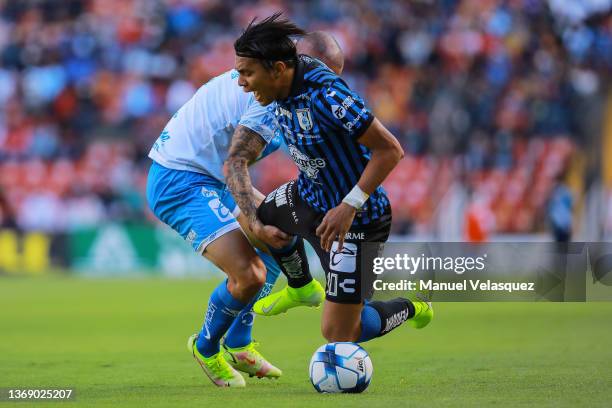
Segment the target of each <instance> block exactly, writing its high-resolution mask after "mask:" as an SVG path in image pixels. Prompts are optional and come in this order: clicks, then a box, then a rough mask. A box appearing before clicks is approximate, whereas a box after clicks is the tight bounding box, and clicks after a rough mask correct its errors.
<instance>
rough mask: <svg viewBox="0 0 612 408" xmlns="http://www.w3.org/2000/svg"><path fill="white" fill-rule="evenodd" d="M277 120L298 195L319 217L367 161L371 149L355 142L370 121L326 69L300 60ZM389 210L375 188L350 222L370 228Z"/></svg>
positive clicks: (277, 108) (278, 104) (352, 183)
mask: <svg viewBox="0 0 612 408" xmlns="http://www.w3.org/2000/svg"><path fill="white" fill-rule="evenodd" d="M275 115H276V118H277V120H278V123H279V125H280V128H281V130H282V133H283V137H284V139H285V142H286V144H287V146H288V148H289V153H290V154H291V157H292V158H293V160H294V161H295V163H296V164H297V166H298V168H299V169H300V175H299V179H298V191H299V194H300V196H301V197H302V199H303V200H304V201H306V203H307V204H308V205H309V206H310V207H312V208H313V209H314V210H316V211H319V212H321V213H324V212H327V211H328V210H330V209H332V208H334V207H336V206H337V205H338V204H340V203H341V202H342V199H343V198H344V197H345V196H346V195H347V194H348V193H349V191H351V189H352V188H353V187H354V186H355V185H356V184H357V182H358V181H359V178H360V177H361V173H363V170H364V169H365V167H366V165H367V164H368V162H369V160H370V150H369V149H368V148H366V147H365V146H363V145H360V144H359V143H358V142H357V139H359V137H360V136H361V135H362V134H363V133H364V132H365V131H366V129H367V128H368V127H369V126H370V124H371V123H372V121H373V120H374V116H373V115H372V112H371V111H370V109H368V107H367V106H365V104H364V102H363V99H362V98H361V97H360V96H359V95H357V94H356V93H354V92H352V91H351V90H350V89H349V87H348V86H347V85H346V83H345V82H344V81H343V80H342V79H341V78H340V77H339V76H337V75H336V74H334V73H333V72H332V71H330V70H329V68H327V67H326V66H325V65H324V64H322V63H321V62H320V61H318V60H315V59H312V58H310V57H307V56H305V55H300V57H299V60H298V64H297V66H296V69H295V75H294V78H293V83H292V85H291V91H290V94H289V97H288V98H287V99H284V100H280V101H276V106H275ZM388 206H389V200H388V198H387V196H386V194H385V191H384V190H383V188H382V187H378V188H377V189H376V191H374V193H372V195H371V196H370V198H369V199H368V201H367V202H366V203H365V205H364V206H363V207H362V209H361V210H360V211H358V213H357V216H356V218H355V222H354V223H355V224H368V223H370V222H371V221H373V220H376V219H378V218H379V217H381V216H382V215H383V213H384V210H385V208H386V207H388Z"/></svg>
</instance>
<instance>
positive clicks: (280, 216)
mask: <svg viewBox="0 0 612 408" xmlns="http://www.w3.org/2000/svg"><path fill="white" fill-rule="evenodd" d="M324 215H325V214H322V213H319V212H316V211H315V210H313V209H312V208H311V207H309V206H308V204H306V202H304V200H302V198H301V197H300V195H299V194H298V191H297V181H296V180H293V181H290V182H288V183H286V184H283V185H282V186H280V187H279V188H277V189H276V190H274V191H273V192H271V193H270V194H268V196H267V197H266V199H265V200H264V202H262V203H261V205H260V206H259V208H258V210H257V216H258V217H259V219H260V220H261V221H262V222H263V223H264V224H266V225H274V226H275V227H277V228H279V229H281V230H282V231H284V232H286V233H287V234H290V235H297V236H299V237H302V238H304V239H305V240H306V241H308V242H309V243H310V245H312V247H313V248H314V250H315V252H316V253H317V255H318V257H319V259H320V261H321V266H323V270H324V271H325V281H326V285H325V294H326V299H327V300H329V301H331V302H336V303H352V304H359V303H361V302H363V300H364V299H369V298H370V297H371V296H372V293H373V288H372V284H371V282H372V281H373V277H374V274H373V272H372V264H373V262H374V258H375V257H377V256H379V253H380V251H381V250H382V244H383V243H384V242H386V241H387V239H388V238H389V232H390V230H391V208H387V209H386V210H385V213H384V215H383V216H382V217H380V218H378V219H377V220H375V221H372V222H371V223H370V224H368V225H365V226H353V227H351V229H350V230H349V232H348V233H347V234H346V237H345V240H344V247H343V248H342V251H341V252H335V251H334V249H335V248H337V245H338V243H337V242H334V244H333V245H332V250H331V251H330V252H325V251H324V250H323V249H322V248H321V244H320V240H319V237H317V236H316V234H315V230H316V229H317V227H318V226H319V224H320V223H321V221H322V220H323V217H324ZM364 242H371V243H380V245H367V248H366V247H362V245H361V244H362V243H364ZM364 269H365V270H364Z"/></svg>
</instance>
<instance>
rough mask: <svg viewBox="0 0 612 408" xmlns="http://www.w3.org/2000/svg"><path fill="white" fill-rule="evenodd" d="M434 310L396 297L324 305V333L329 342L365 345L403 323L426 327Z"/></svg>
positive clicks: (419, 303)
mask: <svg viewBox="0 0 612 408" xmlns="http://www.w3.org/2000/svg"><path fill="white" fill-rule="evenodd" d="M432 318H433V309H432V307H431V304H430V303H428V302H424V301H420V300H419V301H410V300H408V299H404V298H395V299H392V300H388V301H371V302H366V303H365V304H364V305H360V304H342V303H334V302H329V301H326V302H325V307H324V310H323V319H322V321H321V331H322V334H323V337H325V338H326V339H327V340H328V341H330V342H335V341H353V342H365V341H368V340H371V339H373V338H376V337H381V336H384V335H385V334H387V333H389V332H391V331H392V330H393V329H395V328H396V327H399V326H400V325H401V324H402V323H404V322H406V321H407V322H409V324H410V325H411V326H413V327H415V328H418V329H420V328H423V327H425V326H427V325H428V324H429V322H431V319H432Z"/></svg>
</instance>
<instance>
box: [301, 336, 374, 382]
mask: <svg viewBox="0 0 612 408" xmlns="http://www.w3.org/2000/svg"><path fill="white" fill-rule="evenodd" d="M309 371H310V381H311V382H312V385H313V386H314V387H315V390H317V391H318V392H329V393H335V392H352V393H357V392H363V391H364V390H365V389H366V388H368V385H370V380H371V379H372V373H373V371H374V367H372V360H371V359H370V356H369V355H368V352H367V351H365V350H364V349H363V348H361V347H360V346H359V345H357V344H355V343H350V342H338V343H329V344H324V345H323V346H321V347H319V348H318V349H317V351H315V353H314V355H313V356H312V358H311V359H310V368H309Z"/></svg>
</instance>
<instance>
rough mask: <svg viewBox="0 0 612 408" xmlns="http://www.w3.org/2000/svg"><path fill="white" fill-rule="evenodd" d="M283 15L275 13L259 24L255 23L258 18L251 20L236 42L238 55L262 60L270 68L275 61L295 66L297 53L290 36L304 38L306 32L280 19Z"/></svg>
mask: <svg viewBox="0 0 612 408" xmlns="http://www.w3.org/2000/svg"><path fill="white" fill-rule="evenodd" d="M281 15H282V13H274V14H273V15H271V16H270V17H268V18H265V19H264V20H262V21H260V22H258V23H255V20H256V18H254V19H253V20H251V22H250V24H249V25H248V27H247V28H246V29H245V30H244V32H243V33H242V35H241V36H240V37H238V39H237V40H236V41H235V42H234V50H235V51H236V55H237V56H239V57H246V58H255V59H259V60H262V63H263V64H264V66H266V67H268V68H271V67H272V64H273V62H274V61H284V62H285V63H287V64H289V65H290V66H293V65H295V63H296V61H297V51H296V49H295V43H294V42H293V40H292V39H291V37H290V36H302V35H304V34H306V31H304V30H302V29H301V28H299V27H298V26H296V25H295V24H293V23H292V22H290V21H289V20H287V19H284V18H280V17H281Z"/></svg>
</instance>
